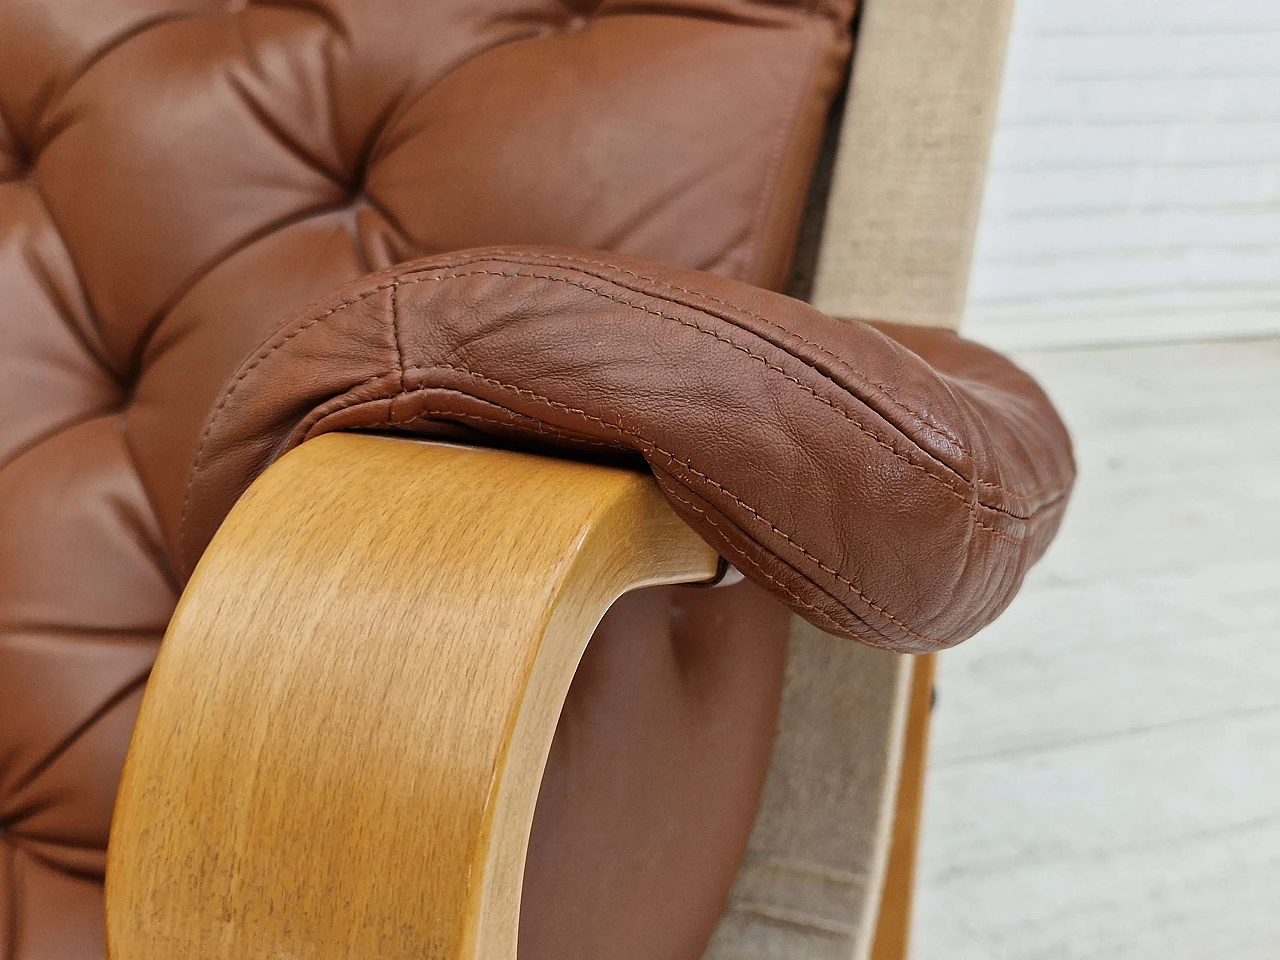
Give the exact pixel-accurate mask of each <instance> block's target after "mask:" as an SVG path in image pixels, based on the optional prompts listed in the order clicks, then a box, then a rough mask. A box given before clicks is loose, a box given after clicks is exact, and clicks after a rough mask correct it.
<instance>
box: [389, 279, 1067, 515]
mask: <svg viewBox="0 0 1280 960" xmlns="http://www.w3.org/2000/svg"><path fill="white" fill-rule="evenodd" d="M512 265H513V266H516V264H512ZM476 275H481V276H492V277H506V278H508V279H537V280H546V281H549V282H552V283H567V284H569V285H570V286H573V287H577V288H579V289H580V290H584V291H586V292H587V293H590V294H593V295H595V296H597V297H601V298H603V299H605V300H611V301H613V302H614V303H618V304H621V305H622V306H624V307H628V308H630V309H632V310H636V311H639V312H641V313H647V314H650V315H652V316H655V317H661V318H663V319H664V320H671V321H673V322H675V323H678V324H680V325H681V326H685V327H689V328H690V329H692V330H697V331H698V332H699V333H702V334H704V335H706V336H708V337H712V338H713V339H715V340H718V341H720V342H721V343H724V344H726V345H727V346H729V347H732V348H733V349H734V350H737V351H738V352H739V353H742V354H745V355H746V356H748V357H750V358H751V359H753V360H756V361H757V362H759V363H761V364H762V365H764V366H765V367H766V368H767V369H769V370H771V371H773V372H775V373H777V374H779V375H780V376H781V377H782V378H783V379H785V380H788V381H790V382H791V383H793V384H795V385H796V386H798V387H800V389H802V390H804V391H805V392H806V393H808V394H809V395H810V396H812V397H813V398H814V399H815V400H817V401H818V402H819V403H821V404H823V405H824V406H827V407H829V408H830V409H831V410H832V411H833V412H835V413H836V414H838V415H839V416H841V417H843V418H844V419H845V420H847V421H848V422H849V423H851V424H852V425H853V426H854V427H855V428H857V429H858V431H860V432H861V433H862V434H864V435H865V436H867V437H869V438H870V439H871V440H873V441H875V443H876V445H877V446H880V447H882V448H884V449H885V450H887V451H888V452H889V453H890V454H891V455H892V456H893V457H894V458H896V459H898V460H901V461H902V462H903V463H905V464H906V465H907V466H908V467H910V468H911V469H913V470H917V471H919V472H920V473H922V474H923V475H924V476H926V477H928V478H929V479H930V480H932V481H934V482H935V483H937V484H939V485H940V486H942V487H943V488H944V489H946V490H947V491H948V492H950V493H951V495H952V496H954V497H956V498H957V499H959V500H960V502H961V503H963V504H965V506H966V508H967V509H969V510H973V508H974V504H972V503H971V502H970V501H969V498H968V497H966V496H965V495H964V494H963V493H962V492H961V491H959V490H956V488H955V487H953V486H952V485H951V484H950V483H949V482H948V481H947V480H945V479H943V478H942V477H939V476H938V475H937V474H933V473H930V472H929V471H928V470H926V469H925V468H924V467H923V466H921V465H920V464H918V463H916V462H915V461H913V460H911V459H910V458H909V457H907V456H905V455H904V454H902V453H901V452H899V451H898V450H897V449H896V448H895V447H894V446H893V445H892V444H890V443H889V442H888V441H887V440H885V439H884V438H883V437H882V436H881V435H880V434H878V433H876V432H875V431H873V430H871V429H870V428H869V427H867V426H866V425H865V424H864V423H862V422H861V421H860V420H858V419H857V418H855V417H854V416H853V415H852V414H850V413H848V412H847V411H845V410H843V409H841V408H840V407H838V406H836V405H835V404H834V403H833V402H832V401H830V400H828V399H827V398H826V397H824V396H822V395H821V394H819V393H818V392H817V391H816V390H814V389H813V388H812V387H810V386H809V385H808V384H806V383H804V382H803V381H801V380H799V379H797V378H796V377H794V376H792V375H791V374H789V373H787V371H786V370H785V369H783V368H782V367H780V366H778V365H777V364H775V363H772V362H771V361H770V360H768V358H766V357H764V356H762V355H760V354H758V353H753V352H752V351H751V350H750V349H749V348H748V347H745V346H743V345H742V344H739V343H736V342H735V341H733V340H730V339H729V338H728V337H724V336H722V335H721V334H719V333H716V332H715V331H714V330H708V329H707V328H706V327H702V326H699V325H698V324H696V323H694V322H693V321H691V320H686V319H684V318H683V317H677V316H672V315H671V314H669V313H663V312H661V311H659V310H653V309H650V308H649V307H645V306H641V305H640V304H635V303H630V302H628V301H626V300H623V299H621V298H620V297H614V296H611V295H610V294H607V293H605V292H604V291H602V290H596V289H595V288H593V287H590V286H588V285H586V284H584V283H579V282H577V281H574V280H570V279H568V278H566V277H556V276H552V275H550V274H543V273H532V272H530V273H504V272H501V271H496V270H471V271H468V272H466V273H453V274H445V275H439V276H435V277H419V278H415V279H413V280H406V281H404V282H405V283H422V282H424V281H427V280H448V279H460V278H462V277H467V276H476ZM605 282H608V281H605ZM635 292H637V293H641V295H644V294H643V292H642V291H635ZM739 329H740V328H739ZM788 355H790V354H788ZM794 359H797V360H800V358H798V357H796V358H794ZM800 362H801V363H803V362H804V361H803V360H800ZM828 382H832V383H833V385H834V386H836V387H837V388H838V389H842V388H840V387H839V384H835V383H834V382H833V381H828ZM845 392H846V393H848V391H845ZM850 396H853V395H852V394H851V395H850ZM853 399H854V400H855V401H856V400H857V399H858V398H857V397H856V396H853ZM926 456H928V454H926ZM929 459H930V461H931V462H933V463H936V464H937V465H938V466H940V467H942V468H943V469H945V470H947V471H948V472H950V473H954V472H955V471H954V470H952V468H951V467H949V466H947V465H946V464H945V463H942V462H941V461H939V460H938V459H937V458H935V457H932V456H930V457H929ZM958 479H960V481H961V482H962V483H963V482H966V481H965V480H964V478H963V477H958ZM997 489H999V488H997ZM975 494H976V491H975ZM975 499H977V504H978V505H979V506H982V507H985V508H986V509H988V510H990V511H992V512H994V513H999V514H1003V515H1005V516H1008V517H1010V518H1011V519H1014V520H1018V521H1022V522H1026V521H1029V520H1030V519H1032V517H1033V516H1034V514H1035V512H1036V511H1035V510H1033V511H1031V513H1030V515H1028V516H1025V517H1024V516H1019V515H1018V514H1015V513H1011V512H1010V511H1008V510H1005V509H1003V508H1001V507H999V506H997V505H994V504H990V503H986V502H984V501H982V500H981V499H978V498H976V497H975ZM1047 505H1048V504H1045V505H1042V506H1047ZM987 529H993V530H994V528H990V527H988V528H987Z"/></svg>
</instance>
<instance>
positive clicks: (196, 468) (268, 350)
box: [178, 264, 1061, 555]
mask: <svg viewBox="0 0 1280 960" xmlns="http://www.w3.org/2000/svg"><path fill="white" fill-rule="evenodd" d="M460 266H465V264H462V265H460ZM513 266H516V264H513ZM477 275H480V276H497V277H505V278H508V279H541V280H545V281H548V282H553V283H565V284H568V285H570V286H574V287H577V288H579V289H581V290H584V291H586V292H587V293H591V294H593V295H595V296H597V297H600V298H602V299H605V300H610V301H612V302H615V303H618V304H621V305H623V306H626V307H629V308H630V309H632V310H636V311H639V312H642V313H648V314H651V315H653V316H657V317H661V318H663V319H666V320H672V321H674V322H676V323H679V324H681V325H682V326H686V327H689V328H691V329H693V330H697V331H698V332H700V333H702V334H704V335H706V336H710V337H712V338H714V339H716V340H718V341H721V342H723V343H725V344H727V345H728V346H730V347H732V348H733V349H734V350H737V351H739V352H741V353H744V354H746V355H747V356H749V357H752V358H753V359H755V360H757V361H758V362H760V363H762V364H764V365H765V366H766V367H768V368H769V369H772V370H775V371H777V372H779V373H781V375H782V376H783V377H785V378H786V379H787V380H789V381H791V382H792V383H795V384H796V385H797V386H799V387H801V388H802V389H803V390H805V391H806V392H808V393H809V394H810V395H811V396H813V397H814V399H816V400H818V401H819V402H820V403H822V404H824V405H826V406H827V407H829V408H830V409H831V410H833V411H834V412H836V413H837V414H839V415H840V416H842V417H843V418H844V419H846V420H847V421H848V422H849V423H851V424H853V425H854V426H855V427H856V428H857V429H858V430H859V431H860V432H862V433H863V434H864V435H866V436H868V437H870V438H871V439H872V440H874V441H875V443H876V444H877V445H878V446H880V447H882V448H884V449H885V450H887V451H888V452H889V453H890V454H891V455H892V456H893V457H895V458H896V459H898V460H900V461H902V462H903V463H905V464H906V465H907V466H909V467H910V468H912V469H914V470H917V471H919V472H920V473H921V474H923V475H924V476H925V477H928V478H929V479H930V480H932V481H934V483H936V484H938V485H939V486H941V487H942V488H943V489H944V490H946V491H947V492H948V493H950V494H951V495H952V496H953V497H955V498H956V499H957V500H959V501H960V502H961V503H962V504H963V505H964V507H965V509H966V510H967V511H968V512H969V513H970V514H972V515H973V522H974V523H975V524H976V525H977V526H979V527H980V528H982V529H984V530H988V531H989V532H991V533H992V534H994V535H996V536H998V537H1001V538H1004V539H1007V540H1010V541H1011V542H1014V543H1021V542H1022V541H1021V540H1018V539H1016V538H1012V537H1009V536H1008V535H1007V534H1004V533H1002V532H1000V531H999V530H997V529H996V528H994V527H991V526H990V525H988V524H985V523H983V522H982V521H981V520H980V519H979V518H978V517H977V512H976V510H977V506H979V505H980V506H983V507H985V508H986V509H988V510H992V511H994V512H997V513H1002V514H1004V515H1006V516H1009V517H1010V518H1012V519H1015V520H1018V521H1021V522H1024V523H1025V522H1029V521H1030V520H1031V519H1033V518H1034V516H1035V515H1036V514H1037V513H1039V512H1041V511H1043V510H1045V509H1047V508H1048V507H1049V506H1051V505H1052V503H1055V502H1056V500H1055V501H1051V502H1050V503H1046V504H1043V505H1041V507H1039V508H1038V509H1037V510H1035V511H1033V512H1032V514H1031V516H1028V517H1019V516H1016V515H1014V514H1009V513H1008V512H1007V511H1003V510H1000V509H999V508H997V507H994V506H992V505H990V504H986V503H982V502H981V501H979V502H978V503H977V504H975V503H973V502H971V501H970V500H969V499H968V498H967V497H965V496H964V495H963V494H961V493H960V492H959V491H957V490H956V489H955V488H954V487H953V486H951V484H950V483H948V482H947V481H945V480H944V479H942V478H941V477H938V476H937V475H935V474H933V473H930V472H929V471H928V470H926V469H925V468H924V467H922V466H921V465H919V464H917V463H915V462H913V461H911V460H910V459H908V458H907V457H906V456H904V455H903V454H901V453H899V452H898V451H897V450H895V449H894V448H893V447H892V446H891V445H890V444H889V443H888V442H886V441H885V440H884V439H883V438H881V437H880V436H879V435H878V434H876V433H874V432H872V431H871V430H869V429H868V428H867V427H866V426H865V425H863V424H862V423H860V422H858V421H857V420H856V419H854V418H853V417H852V416H851V415H850V414H848V413H846V412H845V411H843V410H841V409H840V408H839V407H837V406H835V404H833V403H832V402H831V401H830V400H828V399H826V398H825V397H822V396H820V395H819V394H818V393H817V392H816V391H815V390H813V388H812V387H809V386H808V385H807V384H804V383H803V382H801V381H800V380H798V379H797V378H795V377H793V376H791V375H790V374H788V373H787V372H786V371H785V370H783V369H782V368H781V367H778V366H777V365H775V364H771V363H770V362H769V361H768V360H767V359H766V358H764V357H762V356H760V355H759V354H755V353H752V352H751V351H750V350H749V349H748V348H747V347H744V346H742V345H740V344H737V343H735V342H733V341H732V340H729V339H728V338H726V337H722V336H720V335H719V334H717V333H715V332H714V331H710V330H707V329H706V328H704V327H701V326H699V325H698V324H696V323H693V322H692V321H690V320H686V319H683V318H680V317H675V316H672V315H670V314H667V313H662V312H660V311H656V310H653V309H651V308H648V307H644V306H641V305H639V304H633V303H629V302H628V301H626V300H623V299H621V298H619V297H614V296H611V295H610V294H608V293H605V292H603V291H601V290H596V289H594V288H592V287H590V286H588V285H587V284H585V283H581V282H578V281H575V280H571V279H569V278H567V277H556V276H552V275H550V274H540V273H532V272H530V273H524V272H515V273H507V272H501V271H494V270H468V271H466V272H452V273H446V274H434V275H430V276H419V277H411V278H409V279H403V278H397V279H395V280H389V281H387V282H385V283H381V284H378V285H377V286H375V287H373V288H372V289H370V290H366V291H364V292H363V293H361V294H360V295H359V296H357V297H353V298H351V299H348V300H343V301H341V302H339V303H338V304H336V305H335V306H333V307H331V308H330V309H328V310H326V311H324V312H322V313H319V314H317V315H315V316H314V317H309V318H307V319H306V321H305V322H303V323H301V324H300V325H298V326H297V327H295V328H294V329H293V330H291V331H290V332H289V333H288V334H287V335H285V336H284V337H283V338H279V337H277V338H273V340H272V342H271V343H269V344H268V345H267V346H265V347H263V348H262V349H261V350H260V351H259V352H258V353H257V354H256V355H255V356H254V357H253V359H252V360H250V361H249V362H248V363H247V364H246V365H245V366H244V368H243V369H242V370H241V371H240V372H239V373H237V374H236V376H235V377H234V378H233V379H232V380H231V382H230V383H228V385H227V387H226V388H225V389H224V391H223V394H222V396H221V397H220V398H219V400H218V402H217V404H215V406H214V408H213V410H212V411H211V412H210V414H209V419H208V421H207V422H206V424H205V428H204V430H203V431H202V433H201V436H200V439H199V441H198V442H197V447H196V454H195V457H194V459H193V463H192V472H191V479H190V480H189V481H188V484H187V490H186V496H185V497H184V499H183V506H182V511H181V513H180V515H179V521H178V522H179V550H180V551H181V552H182V553H183V554H184V555H185V552H186V550H185V541H186V524H187V516H188V513H189V508H190V501H191V492H192V488H193V487H194V481H195V479H196V478H197V477H198V476H199V474H200V473H201V472H202V471H203V469H204V451H205V446H206V444H207V441H208V438H209V435H210V433H211V432H212V429H213V426H214V424H215V423H216V422H217V419H218V415H219V413H220V412H221V410H222V409H223V408H224V407H225V406H226V404H227V403H228V402H229V401H230V399H231V397H232V396H233V395H234V394H235V391H236V390H237V388H238V387H239V385H240V384H241V383H242V382H243V381H244V380H245V379H246V378H248V377H249V376H250V375H251V374H252V373H253V371H254V370H255V369H257V367H258V366H259V365H261V364H262V363H263V362H264V361H265V360H266V359H267V358H269V357H270V356H271V355H272V354H273V353H275V352H276V351H277V350H279V349H281V348H282V347H284V345H285V344H287V343H288V342H289V341H290V340H292V339H293V338H294V337H297V336H299V335H300V334H302V333H303V332H305V331H306V330H308V329H310V328H311V327H313V326H315V325H316V324H318V323H320V322H322V321H323V320H325V319H327V318H328V317H331V316H333V315H334V314H335V313H338V312H339V311H341V310H345V309H347V308H348V307H351V306H354V305H355V304H358V303H362V302H364V301H366V300H369V299H371V298H372V297H374V296H376V295H377V294H379V293H382V292H383V291H386V290H393V291H395V290H397V289H398V288H399V287H400V286H410V285H415V284H419V283H426V282H443V281H445V280H453V279H464V278H466V277H469V276H477ZM606 282H607V281H606ZM394 296H395V294H394V293H393V297H394ZM801 362H803V361H801ZM401 367H402V368H403V364H402V363H401ZM464 372H468V373H469V372H470V371H464ZM517 389H518V388H517ZM535 396H536V395H535ZM855 399H856V398H855ZM566 409H571V408H566ZM584 415H585V414H584ZM587 416H589V415H587ZM601 422H602V423H603V422H604V421H601ZM606 425H608V424H606ZM624 432H625V431H624ZM639 439H643V438H639ZM646 442H647V441H646ZM659 452H661V453H663V454H666V455H668V456H669V454H667V452H666V451H664V450H659ZM673 459H675V458H673ZM676 462H680V461H679V460H676ZM935 462H936V461H935ZM942 466H944V467H945V464H943V465H942ZM688 469H690V470H692V471H693V472H695V473H697V474H698V475H699V476H705V475H704V474H702V473H701V472H700V471H696V470H694V468H692V467H689V468H688ZM726 493H728V492H727V491H726ZM728 495H730V496H732V494H728ZM1060 498H1061V495H1059V498H1058V499H1060Z"/></svg>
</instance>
